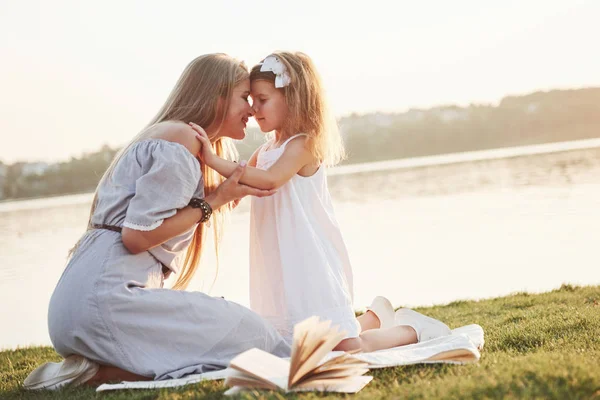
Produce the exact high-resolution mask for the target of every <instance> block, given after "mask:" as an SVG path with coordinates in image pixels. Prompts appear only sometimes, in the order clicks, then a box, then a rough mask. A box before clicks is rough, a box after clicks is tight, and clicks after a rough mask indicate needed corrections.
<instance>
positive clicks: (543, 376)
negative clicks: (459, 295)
mask: <svg viewBox="0 0 600 400" xmlns="http://www.w3.org/2000/svg"><path fill="white" fill-rule="evenodd" d="M419 311H422V312H424V313H426V314H428V315H431V316H433V317H436V318H439V319H441V320H443V321H445V322H447V323H448V325H450V327H452V328H454V327H458V326H461V325H466V324H470V323H478V324H480V325H481V326H483V328H484V330H485V333H486V344H485V348H484V350H483V352H482V359H481V361H480V362H479V363H477V364H473V365H462V366H461V365H459V366H457V365H422V366H410V367H397V368H389V369H384V370H375V371H372V374H373V376H375V379H374V380H373V381H372V382H371V383H370V384H369V385H368V386H367V387H366V388H365V389H363V390H362V391H361V392H359V393H358V394H357V395H355V396H354V397H356V398H360V399H376V398H381V399H388V398H556V399H570V398H585V399H589V398H597V399H600V366H599V365H600V286H592V287H574V286H570V285H563V286H562V287H561V288H560V289H558V290H555V291H552V292H549V293H543V294H527V293H519V294H514V295H511V296H507V297H501V298H495V299H489V300H482V301H458V302H453V303H450V304H448V305H444V306H436V307H430V308H423V309H420V310H419ZM4 322H5V324H4V328H3V329H7V328H6V327H7V325H8V324H9V322H8V321H4ZM59 359H60V357H59V356H58V355H57V354H56V353H55V352H54V350H52V349H51V348H48V347H38V348H26V349H17V350H10V351H4V352H0V398H55V399H59V398H73V399H75V398H79V399H92V398H102V399H155V398H156V399H189V398H220V397H221V396H222V393H223V392H224V390H225V388H224V387H223V384H222V382H205V383H201V384H198V385H192V386H188V387H185V388H181V389H178V390H162V391H129V392H127V391H120V392H114V393H110V392H109V393H106V392H105V393H96V392H95V391H94V390H93V389H77V388H75V389H70V390H65V391H62V392H25V391H24V390H23V389H22V387H21V384H22V382H23V380H24V379H25V377H26V376H27V374H28V373H29V372H30V371H31V370H33V369H34V368H35V367H36V366H38V365H39V364H41V363H43V362H46V361H57V360H59ZM282 397H284V396H282V395H280V394H279V393H266V392H255V393H250V394H248V395H246V398H282ZM290 397H292V398H296V397H298V398H322V397H328V398H334V397H342V396H333V395H331V396H328V395H319V394H315V393H309V394H303V395H298V396H290Z"/></svg>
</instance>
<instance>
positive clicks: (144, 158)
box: [123, 140, 203, 231]
mask: <svg viewBox="0 0 600 400" xmlns="http://www.w3.org/2000/svg"><path fill="white" fill-rule="evenodd" d="M139 145H140V146H139V148H137V149H135V150H136V152H137V154H136V158H137V161H138V163H139V164H140V165H141V166H142V170H143V171H145V172H144V173H143V175H142V176H140V177H139V178H138V179H137V180H136V181H135V194H134V196H133V197H132V198H131V200H130V202H129V205H128V207H127V212H126V214H125V221H124V223H123V226H124V227H127V228H131V229H135V230H138V231H151V230H153V229H156V228H158V227H159V226H160V225H161V224H162V223H163V221H164V220H165V219H166V218H169V217H172V216H173V215H175V214H176V213H177V210H178V209H181V208H183V207H185V206H187V205H188V204H189V202H190V200H191V198H192V197H193V196H194V195H197V193H198V191H201V189H202V187H203V185H202V184H201V182H200V179H201V177H202V173H201V171H200V164H199V163H198V160H196V158H194V156H192V154H191V153H190V152H189V151H188V150H187V148H186V147H185V146H183V145H181V144H179V143H173V142H168V141H166V140H151V141H147V142H140V143H139Z"/></svg>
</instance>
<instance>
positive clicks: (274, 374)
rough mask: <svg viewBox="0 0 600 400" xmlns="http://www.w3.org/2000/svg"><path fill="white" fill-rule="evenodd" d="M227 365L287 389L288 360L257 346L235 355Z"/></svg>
mask: <svg viewBox="0 0 600 400" xmlns="http://www.w3.org/2000/svg"><path fill="white" fill-rule="evenodd" d="M229 367H230V368H233V369H236V370H238V371H240V372H243V373H245V374H247V375H249V376H251V377H253V378H255V379H258V380H262V381H264V382H265V383H270V384H273V385H276V386H278V387H279V388H281V389H283V390H287V382H288V374H289V370H290V362H289V361H287V360H284V359H282V358H279V357H277V356H274V355H273V354H270V353H267V352H266V351H264V350H260V349H257V348H254V349H250V350H248V351H245V352H243V353H242V354H240V355H239V356H237V357H235V358H234V359H233V360H231V362H230V363H229Z"/></svg>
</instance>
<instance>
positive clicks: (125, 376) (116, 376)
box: [85, 365, 152, 386]
mask: <svg viewBox="0 0 600 400" xmlns="http://www.w3.org/2000/svg"><path fill="white" fill-rule="evenodd" d="M151 380H152V378H148V377H147V376H142V375H137V374H134V373H133V372H129V371H125V370H124V369H121V368H117V367H111V366H108V365H101V366H100V368H99V369H98V372H96V375H94V376H93V377H92V378H91V379H90V380H89V381H87V382H85V384H86V385H88V386H99V385H101V384H103V383H109V382H123V381H151Z"/></svg>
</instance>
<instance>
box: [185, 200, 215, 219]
mask: <svg viewBox="0 0 600 400" xmlns="http://www.w3.org/2000/svg"><path fill="white" fill-rule="evenodd" d="M189 206H190V207H192V208H199V209H201V210H202V218H200V221H198V222H199V223H201V224H202V223H204V222H207V221H208V220H209V219H210V216H211V215H212V212H213V211H212V207H211V206H210V204H208V203H207V202H206V200H204V199H199V198H197V197H194V198H192V200H190V204H189Z"/></svg>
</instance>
